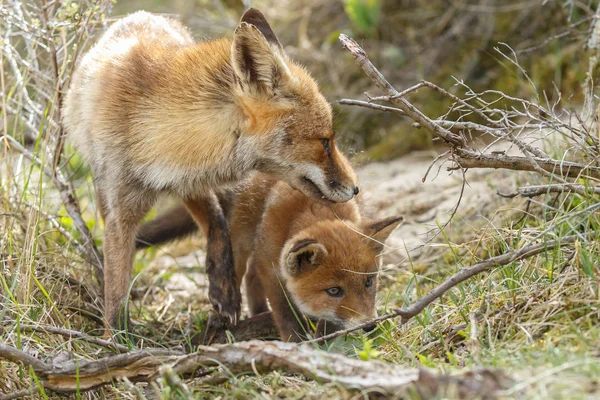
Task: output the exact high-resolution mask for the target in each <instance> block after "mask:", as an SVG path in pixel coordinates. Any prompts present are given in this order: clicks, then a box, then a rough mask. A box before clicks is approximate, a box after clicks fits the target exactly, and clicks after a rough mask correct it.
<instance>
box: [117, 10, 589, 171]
mask: <svg viewBox="0 0 600 400" xmlns="http://www.w3.org/2000/svg"><path fill="white" fill-rule="evenodd" d="M597 3H598V1H589V0H588V1H579V2H576V1H571V0H556V1H542V0H536V1H528V0H516V1H515V0H464V1H451V0H324V1H317V0H279V1H272V0H254V1H251V0H246V1H243V0H187V1H186V0H177V1H161V0H134V1H125V0H121V1H118V2H117V3H116V4H115V6H114V8H113V12H112V16H113V17H120V16H123V15H125V14H127V13H129V12H132V11H135V10H140V9H144V10H147V11H152V12H157V13H163V14H167V15H171V16H173V17H177V18H180V19H181V20H182V21H183V22H184V23H185V24H186V25H188V26H189V27H190V28H191V29H192V31H193V33H194V35H195V37H196V38H197V39H206V38H211V37H217V36H221V35H231V33H232V30H233V28H234V27H235V25H236V23H237V21H238V19H239V17H240V15H241V14H242V12H243V10H244V9H245V8H247V7H249V6H252V7H256V8H258V9H260V10H261V11H262V12H263V13H264V14H265V15H266V17H267V19H268V20H269V21H270V22H271V24H272V26H273V28H274V30H275V32H276V33H277V35H278V36H279V39H280V41H281V42H282V44H283V45H284V47H285V49H286V50H287V52H288V53H289V54H290V56H291V57H293V58H294V59H296V60H298V61H300V62H301V63H303V64H305V65H306V66H307V67H308V69H309V70H310V71H311V72H312V74H313V75H314V77H315V78H316V79H317V80H318V82H319V83H320V85H321V87H322V89H323V92H324V93H325V95H326V96H327V98H328V99H329V100H330V101H331V102H332V103H333V104H334V107H335V110H336V125H337V131H338V134H339V137H341V138H342V146H343V147H344V150H345V151H347V152H349V153H350V154H354V155H357V154H356V153H359V154H358V155H359V156H358V157H355V159H358V160H359V161H360V160H387V159H390V158H394V157H397V156H400V155H402V154H404V153H407V152H409V151H411V150H414V149H424V148H428V147H430V146H432V143H431V137H429V136H428V134H427V133H426V132H424V130H417V129H415V128H413V127H412V126H411V125H410V123H409V122H408V121H407V120H405V119H402V118H400V117H398V116H397V115H392V114H387V113H381V112H377V111H371V110H367V109H360V108H356V107H349V106H340V105H339V104H337V100H339V99H340V98H364V92H368V93H370V94H374V95H376V94H378V91H377V89H376V88H375V87H374V86H373V84H372V83H371V82H370V80H369V79H368V78H366V77H365V76H364V74H363V73H362V71H361V70H360V68H359V67H358V66H357V65H356V64H355V63H354V62H353V60H352V58H351V57H350V55H349V54H347V52H345V51H344V50H343V49H342V48H341V46H340V44H339V42H338V36H339V34H340V33H346V34H348V35H350V36H351V37H353V38H354V39H356V40H358V42H359V43H360V44H361V45H362V46H363V47H364V49H365V50H366V51H367V53H368V54H369V56H370V58H371V60H372V61H373V62H374V64H375V65H376V66H377V67H378V68H379V69H380V70H381V72H382V73H383V74H384V75H385V76H386V77H387V78H388V80H389V81H390V82H391V83H392V84H393V85H394V86H395V87H396V89H398V90H402V89H403V88H406V87H409V86H411V85H413V84H415V83H417V82H419V81H420V80H421V79H425V80H429V81H432V82H434V83H436V84H438V85H440V86H442V87H445V88H448V89H450V90H451V91H454V92H460V93H463V94H464V88H460V87H458V86H455V84H456V81H457V80H459V81H463V82H465V83H466V84H467V85H469V86H470V87H471V88H473V89H474V90H476V91H482V90H485V89H497V90H502V91H504V92H506V93H508V94H511V95H514V96H521V97H524V98H531V97H533V96H534V94H535V92H536V90H537V93H538V94H539V95H540V96H542V99H543V98H544V97H546V98H547V100H548V101H550V102H552V101H554V100H556V99H557V98H558V97H559V93H562V98H563V99H566V100H567V101H568V102H569V103H570V104H571V105H573V106H574V107H576V106H577V105H578V104H579V103H580V102H581V101H582V98H583V92H582V89H581V85H582V83H583V81H584V79H585V73H586V69H587V60H586V56H587V51H586V41H587V40H588V37H589V31H590V26H591V24H592V22H593V15H594V11H595V9H596V7H597ZM498 50H500V51H501V52H502V53H504V54H505V55H507V56H508V57H510V58H511V59H513V60H515V59H516V60H518V62H519V64H520V65H521V67H522V68H523V70H524V71H527V73H528V74H529V76H530V78H531V82H530V81H528V80H527V79H526V78H525V76H524V74H523V73H522V72H521V71H520V70H519V68H516V67H515V65H514V64H513V63H512V62H511V61H510V60H508V59H507V58H505V57H504V56H503V55H502V54H501V53H500V52H499V51H498ZM531 83H533V86H535V89H534V87H533V86H532V84H531ZM411 100H412V101H413V102H414V103H415V105H417V106H418V107H419V108H420V109H422V110H423V111H424V112H425V113H426V114H427V115H429V116H431V117H434V118H435V117H437V116H441V115H443V114H445V112H446V111H447V109H448V106H449V105H450V103H449V102H448V100H447V99H443V98H441V97H440V96H439V95H437V94H436V93H434V92H432V91H428V90H427V89H421V91H420V92H419V93H418V94H416V95H413V96H412V97H411ZM544 101H545V100H544Z"/></svg>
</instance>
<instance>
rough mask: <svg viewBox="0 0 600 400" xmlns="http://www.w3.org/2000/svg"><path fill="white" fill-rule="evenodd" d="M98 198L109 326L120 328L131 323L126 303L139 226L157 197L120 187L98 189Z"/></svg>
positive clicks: (130, 188)
mask: <svg viewBox="0 0 600 400" xmlns="http://www.w3.org/2000/svg"><path fill="white" fill-rule="evenodd" d="M98 199H99V201H100V202H101V205H100V212H101V214H102V216H103V218H104V245H103V248H104V310H105V311H104V314H105V319H106V323H107V325H108V327H113V328H119V329H120V328H123V327H124V324H125V321H128V318H127V315H126V313H125V312H124V311H125V310H123V303H124V301H125V298H126V297H127V293H128V291H129V286H130V284H131V272H132V265H133V254H134V251H135V235H136V232H137V227H138V224H139V222H140V220H141V219H142V218H143V217H144V215H146V213H147V212H148V211H149V210H150V208H151V207H152V205H153V204H154V202H155V200H156V195H155V194H154V193H148V192H146V191H143V190H136V189H135V188H134V187H132V185H131V184H121V185H117V186H116V187H115V188H114V189H113V190H104V189H102V188H99V189H98Z"/></svg>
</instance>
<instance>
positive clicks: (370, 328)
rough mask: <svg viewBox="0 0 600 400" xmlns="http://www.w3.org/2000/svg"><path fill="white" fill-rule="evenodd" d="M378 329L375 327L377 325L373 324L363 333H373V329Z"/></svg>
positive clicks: (364, 329)
mask: <svg viewBox="0 0 600 400" xmlns="http://www.w3.org/2000/svg"><path fill="white" fill-rule="evenodd" d="M376 327H377V325H375V324H373V325H368V326H365V327H364V328H363V331H365V332H373V329H375V328H376Z"/></svg>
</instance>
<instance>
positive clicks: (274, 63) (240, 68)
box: [231, 8, 290, 92]
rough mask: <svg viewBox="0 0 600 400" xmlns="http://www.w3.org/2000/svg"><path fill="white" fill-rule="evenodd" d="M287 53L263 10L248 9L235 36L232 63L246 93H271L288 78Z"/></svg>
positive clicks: (232, 47)
mask: <svg viewBox="0 0 600 400" xmlns="http://www.w3.org/2000/svg"><path fill="white" fill-rule="evenodd" d="M285 58H286V56H285V53H284V52H283V48H282V47H281V44H280V43H279V40H277V36H275V33H274V32H273V30H272V29H271V27H270V26H269V23H268V22H267V20H266V19H265V17H264V16H263V15H262V14H261V12H260V11H258V10H255V9H253V8H251V9H249V10H248V11H246V12H245V13H244V15H243V16H242V20H241V22H240V24H239V25H238V27H237V28H236V29H235V32H234V34H233V43H232V45H231V64H232V66H233V70H234V71H235V74H236V75H237V77H238V78H239V79H240V82H241V83H242V90H244V91H250V92H254V91H258V92H272V91H273V90H275V89H277V87H279V86H280V85H281V84H282V83H283V82H284V81H285V80H286V79H288V78H289V74H290V73H289V69H288V66H287V64H286V61H285Z"/></svg>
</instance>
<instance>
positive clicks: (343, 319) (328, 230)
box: [280, 217, 404, 328]
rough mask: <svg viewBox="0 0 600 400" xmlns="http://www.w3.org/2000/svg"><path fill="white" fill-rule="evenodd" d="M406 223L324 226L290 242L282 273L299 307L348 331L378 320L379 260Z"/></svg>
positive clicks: (389, 221) (333, 223)
mask: <svg viewBox="0 0 600 400" xmlns="http://www.w3.org/2000/svg"><path fill="white" fill-rule="evenodd" d="M403 220H404V219H403V218H402V217H391V218H385V219H382V220H378V221H373V222H369V223H366V224H363V225H362V226H355V225H354V224H352V223H350V222H346V221H341V220H335V221H331V220H328V221H322V222H319V223H317V224H315V225H313V226H311V227H309V228H307V229H304V230H303V231H301V232H299V233H298V234H297V235H295V236H294V237H293V238H292V239H290V240H289V241H288V242H287V243H286V245H285V247H284V249H283V251H282V253H281V259H280V271H281V274H282V276H283V278H284V282H285V287H286V290H287V292H288V293H289V296H290V297H291V300H292V301H293V303H294V304H295V305H296V307H297V308H298V309H299V310H300V311H301V312H302V313H304V314H305V315H307V316H309V317H311V318H314V319H321V318H322V319H325V320H329V321H332V322H334V324H336V325H341V326H342V327H344V328H350V327H353V326H356V325H359V324H362V323H364V322H367V321H369V320H370V319H372V318H374V317H375V316H376V315H377V311H376V308H375V295H376V293H377V286H378V270H379V266H380V260H379V259H378V258H377V257H378V255H379V254H380V253H381V251H382V249H383V246H384V244H383V243H384V242H385V240H386V239H387V238H388V236H389V235H390V234H391V233H392V231H393V230H394V229H396V227H397V226H398V225H400V224H401V223H402V221H403Z"/></svg>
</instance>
